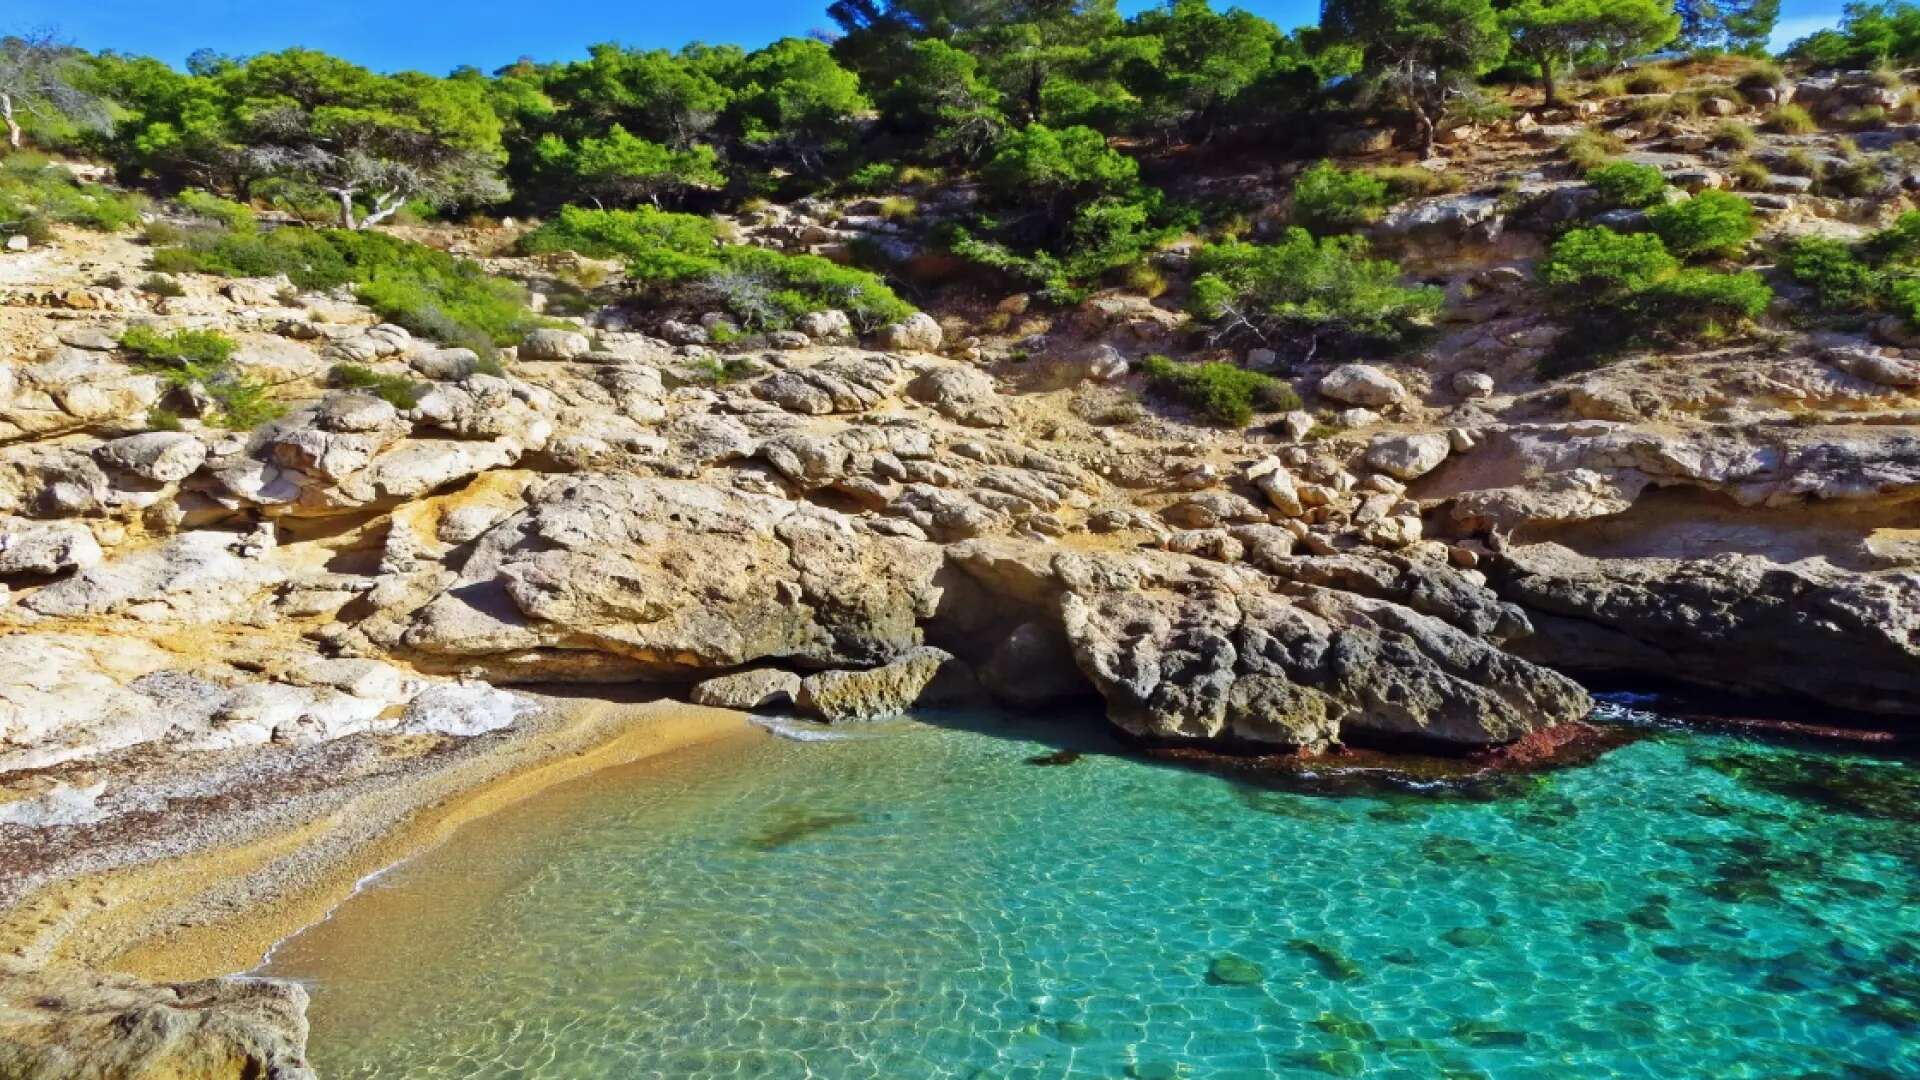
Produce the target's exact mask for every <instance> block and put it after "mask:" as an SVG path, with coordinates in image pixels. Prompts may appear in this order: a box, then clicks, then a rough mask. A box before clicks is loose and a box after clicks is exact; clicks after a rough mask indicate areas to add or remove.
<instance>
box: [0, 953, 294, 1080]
mask: <svg viewBox="0 0 1920 1080" xmlns="http://www.w3.org/2000/svg"><path fill="white" fill-rule="evenodd" d="M306 1008H307V992H306V990H304V989H303V988H301V987H300V986H298V985H297V984H294V983H289V982H282V981H280V980H276V979H208V980H206V981H203V982H190V983H171V984H165V983H163V984H152V983H144V982H141V981H140V980H138V979H131V978H126V977H124V976H116V975H96V974H88V973H80V972H66V971H46V970H37V969H33V968H29V967H27V966H25V965H23V964H21V963H19V962H18V961H15V960H11V959H6V958H0V1076H7V1077H15V1078H18V1080H122V1078H132V1077H153V1078H156V1080H159V1078H172V1077H180V1078H182V1080H184V1078H187V1077H192V1078H194V1080H269V1078H270V1080H313V1078H314V1075H315V1074H314V1072H313V1070H312V1069H311V1068H310V1067H308V1065H307V1062H306V1044H307V1018H306Z"/></svg>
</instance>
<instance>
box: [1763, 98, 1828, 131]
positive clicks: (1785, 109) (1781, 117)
mask: <svg viewBox="0 0 1920 1080" xmlns="http://www.w3.org/2000/svg"><path fill="white" fill-rule="evenodd" d="M1766 126H1767V129H1768V130H1769V131H1777V132H1779V133H1780V134H1782V135H1810V134H1812V133H1813V132H1815V131H1818V130H1819V129H1820V125H1818V124H1816V123H1814V122H1813V114H1812V113H1810V112H1808V111H1807V110H1806V108H1805V107H1803V106H1800V105H1795V104H1792V103H1791V102H1789V103H1788V104H1785V105H1782V106H1780V107H1779V108H1777V109H1775V110H1773V115H1771V116H1769V117H1767V125H1766Z"/></svg>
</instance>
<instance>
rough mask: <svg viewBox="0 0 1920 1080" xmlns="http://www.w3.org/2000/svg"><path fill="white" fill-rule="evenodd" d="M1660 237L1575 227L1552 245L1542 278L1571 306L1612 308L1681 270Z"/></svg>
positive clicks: (1542, 265)
mask: <svg viewBox="0 0 1920 1080" xmlns="http://www.w3.org/2000/svg"><path fill="white" fill-rule="evenodd" d="M1679 265H1680V264H1679V261H1678V260H1676V259H1675V258H1674V257H1673V256H1672V255H1671V254H1668V252H1667V249H1666V247H1665V245H1663V244H1662V243H1661V242H1660V238H1659V237H1657V236H1654V235H1652V234H1651V233H1617V232H1614V231H1613V230H1612V229H1606V228H1601V227H1598V226H1595V227H1593V228H1587V229H1573V230H1570V231H1568V232H1567V233H1566V234H1565V235H1563V236H1561V237H1560V239H1559V240H1557V241H1555V242H1554V245H1553V249H1552V251H1551V252H1549V253H1548V255H1547V257H1546V259H1544V260H1542V261H1541V263H1540V266H1539V270H1538V274H1539V277H1540V281H1541V283H1542V284H1544V285H1546V287H1547V289H1548V290H1549V291H1550V292H1552V293H1553V294H1554V295H1555V297H1556V298H1557V299H1558V300H1560V301H1561V302H1562V303H1564V304H1567V305H1570V306H1586V305H1593V304H1610V303H1613V302H1615V301H1617V300H1618V299H1619V298H1621V297H1624V296H1628V295H1631V294H1633V293H1636V292H1639V291H1641V290H1643V289H1646V288H1649V287H1650V286H1652V285H1653V284H1654V283H1655V282H1658V281H1659V280H1661V279H1662V278H1664V277H1666V276H1667V275H1669V274H1671V273H1673V272H1674V271H1675V270H1676V269H1678V268H1679Z"/></svg>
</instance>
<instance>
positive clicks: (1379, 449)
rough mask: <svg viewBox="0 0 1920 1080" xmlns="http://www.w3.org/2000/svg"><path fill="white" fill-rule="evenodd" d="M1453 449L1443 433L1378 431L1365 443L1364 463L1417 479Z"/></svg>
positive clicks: (1384, 471)
mask: <svg viewBox="0 0 1920 1080" xmlns="http://www.w3.org/2000/svg"><path fill="white" fill-rule="evenodd" d="M1452 449H1453V447H1452V443H1451V441H1450V440H1449V439H1448V437H1447V436H1446V435H1443V434H1436V433H1432V432H1428V433H1424V434H1417V435H1382V436H1379V437H1378V438H1376V439H1374V440H1373V443H1372V445H1370V446H1368V447H1367V465H1368V466H1369V467H1371V468H1374V469H1378V470H1379V471H1381V472H1383V473H1386V474H1387V475H1388V476H1391V477H1393V478H1394V479H1396V480H1417V479H1419V478H1420V477H1422V476H1425V475H1427V474H1428V473H1430V472H1432V471H1433V470H1435V469H1437V468H1439V467H1440V463H1441V462H1443V461H1445V460H1447V454H1448V453H1449V452H1451V451H1452Z"/></svg>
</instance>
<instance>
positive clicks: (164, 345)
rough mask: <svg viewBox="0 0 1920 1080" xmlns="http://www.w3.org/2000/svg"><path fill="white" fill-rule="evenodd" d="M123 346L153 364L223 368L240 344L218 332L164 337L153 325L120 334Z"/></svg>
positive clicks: (175, 334) (167, 335)
mask: <svg viewBox="0 0 1920 1080" xmlns="http://www.w3.org/2000/svg"><path fill="white" fill-rule="evenodd" d="M120 347H121V348H123V349H125V350H127V351H128V352H130V353H133V354H134V356H135V357H137V358H138V359H139V360H140V361H141V362H142V363H145V364H150V365H161V366H172V367H182V366H190V365H200V366H204V367H221V366H223V365H225V364H226V363H227V362H228V361H230V360H232V359H233V354H234V350H236V349H238V348H239V345H238V344H236V343H235V342H234V340H233V339H232V338H230V337H228V336H227V335H225V334H222V333H220V332H219V331H217V330H175V331H174V332H172V333H170V334H163V333H161V332H160V331H158V330H155V329H154V328H152V327H150V326H134V327H130V328H128V330H127V332H126V333H124V334H121V335H120Z"/></svg>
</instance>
